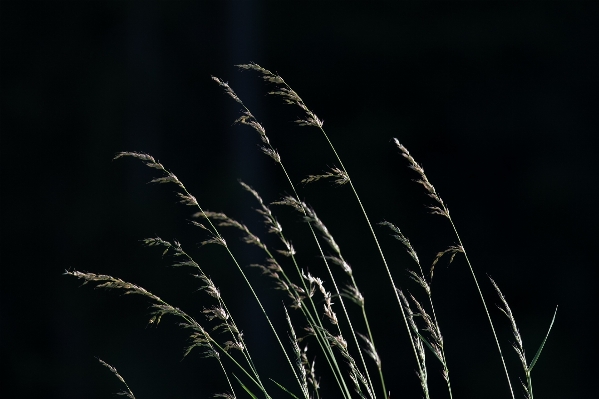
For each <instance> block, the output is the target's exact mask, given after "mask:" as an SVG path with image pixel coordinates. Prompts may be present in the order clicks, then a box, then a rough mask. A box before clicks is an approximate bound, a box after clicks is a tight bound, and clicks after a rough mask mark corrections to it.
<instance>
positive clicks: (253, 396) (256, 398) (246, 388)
mask: <svg viewBox="0 0 599 399" xmlns="http://www.w3.org/2000/svg"><path fill="white" fill-rule="evenodd" d="M233 377H235V379H236V380H237V382H238V383H239V385H241V387H242V388H243V389H244V391H246V392H247V393H248V394H249V395H250V396H251V397H252V399H258V397H257V396H256V395H254V394H253V393H252V391H250V389H249V388H248V387H246V386H245V385H243V382H241V380H240V379H239V378H237V376H236V375H235V374H233Z"/></svg>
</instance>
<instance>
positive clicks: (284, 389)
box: [269, 378, 299, 399]
mask: <svg viewBox="0 0 599 399" xmlns="http://www.w3.org/2000/svg"><path fill="white" fill-rule="evenodd" d="M269 380H271V381H272V382H274V383H275V384H277V386H278V387H279V388H281V389H282V390H283V391H285V392H287V393H288V394H289V395H291V396H293V397H294V398H295V399H299V398H298V397H297V396H296V395H295V394H294V393H293V392H291V391H290V390H289V389H287V388H285V387H284V386H283V385H281V384H279V383H278V382H276V381H275V380H273V379H272V378H269Z"/></svg>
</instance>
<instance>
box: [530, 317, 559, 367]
mask: <svg viewBox="0 0 599 399" xmlns="http://www.w3.org/2000/svg"><path fill="white" fill-rule="evenodd" d="M555 316H557V306H556V307H555V313H553V319H552V320H551V324H550V325H549V330H547V335H545V339H544V340H543V342H541V346H540V347H539V350H538V351H537V354H536V355H535V357H534V358H533V359H532V362H530V366H528V372H529V373H530V372H531V371H532V368H533V367H534V366H535V364H537V360H538V359H539V356H540V355H541V351H542V350H543V347H544V346H545V342H546V341H547V338H548V337H549V333H550V332H551V328H552V327H553V323H554V322H555Z"/></svg>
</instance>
